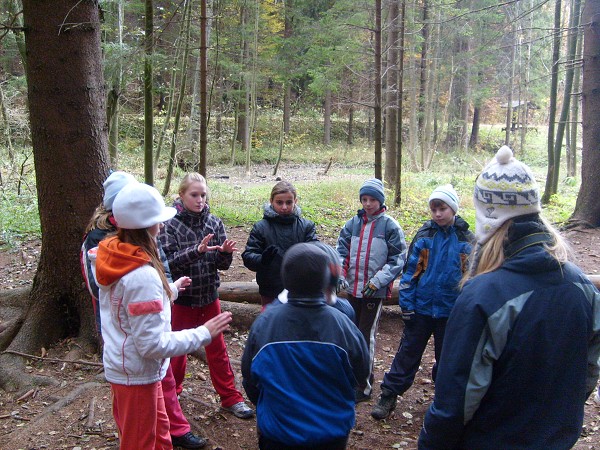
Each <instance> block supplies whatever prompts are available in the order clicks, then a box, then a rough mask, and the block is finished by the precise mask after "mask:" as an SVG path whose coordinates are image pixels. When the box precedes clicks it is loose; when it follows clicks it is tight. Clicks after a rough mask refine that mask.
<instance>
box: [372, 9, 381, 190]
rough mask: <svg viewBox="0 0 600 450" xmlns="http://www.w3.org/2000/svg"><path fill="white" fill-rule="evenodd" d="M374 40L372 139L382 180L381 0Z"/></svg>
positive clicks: (377, 172)
mask: <svg viewBox="0 0 600 450" xmlns="http://www.w3.org/2000/svg"><path fill="white" fill-rule="evenodd" d="M373 39H374V40H375V80H374V88H375V94H374V97H375V106H374V108H373V113H374V115H375V120H374V126H375V130H374V139H375V178H377V179H379V180H382V179H383V178H382V167H381V140H382V139H381V138H382V136H381V120H382V111H381V0H375V32H374V33H373Z"/></svg>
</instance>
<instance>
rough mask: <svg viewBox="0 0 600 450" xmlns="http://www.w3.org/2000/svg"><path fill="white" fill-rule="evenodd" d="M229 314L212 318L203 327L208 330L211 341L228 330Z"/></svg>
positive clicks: (225, 313) (224, 313)
mask: <svg viewBox="0 0 600 450" xmlns="http://www.w3.org/2000/svg"><path fill="white" fill-rule="evenodd" d="M231 320H232V318H231V313H230V312H229V311H227V312H223V313H221V314H219V315H218V316H215V317H213V318H212V319H210V320H208V321H207V322H206V323H205V324H204V326H205V327H206V328H207V329H208V332H209V333H210V337H211V338H212V339H214V338H216V337H217V336H218V335H219V334H221V333H222V332H223V331H225V330H228V329H229V323H230V322H231Z"/></svg>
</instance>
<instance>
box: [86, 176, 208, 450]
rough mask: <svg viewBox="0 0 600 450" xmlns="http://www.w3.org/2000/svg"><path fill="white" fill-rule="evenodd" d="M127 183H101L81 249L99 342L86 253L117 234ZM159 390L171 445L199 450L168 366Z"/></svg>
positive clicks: (118, 179) (115, 179)
mask: <svg viewBox="0 0 600 450" xmlns="http://www.w3.org/2000/svg"><path fill="white" fill-rule="evenodd" d="M130 183H137V180H136V179H135V178H134V177H133V176H132V175H130V174H128V173H126V172H121V171H116V172H112V173H111V174H110V175H109V176H108V178H106V180H105V181H104V184H103V187H104V196H103V199H102V203H101V204H100V205H98V207H97V208H96V210H95V211H94V214H93V216H92V218H91V219H90V223H89V224H88V227H87V229H86V235H85V238H84V241H83V245H82V246H81V255H80V256H81V267H82V271H83V275H84V280H85V282H86V286H87V288H88V290H89V292H90V295H91V296H92V302H93V306H94V314H95V318H96V330H97V331H98V334H99V339H100V340H101V339H102V333H101V329H102V328H101V320H100V307H99V300H98V299H99V288H98V285H97V284H96V280H95V279H94V276H93V274H92V262H91V260H90V258H88V255H87V252H88V251H89V250H91V249H92V248H94V247H97V246H98V244H99V243H100V241H101V240H103V239H104V238H106V237H107V236H108V235H110V234H115V233H116V232H117V222H116V220H115V218H114V216H113V213H112V208H113V203H114V201H115V198H116V196H117V194H118V193H119V192H121V189H123V188H124V187H125V186H127V185H128V184H130ZM156 243H157V245H158V250H159V255H160V259H161V261H162V263H163V268H164V270H165V276H166V277H167V281H169V283H171V282H173V280H172V278H171V272H170V270H169V265H168V264H167V258H166V255H165V253H164V252H163V250H162V247H161V245H160V242H158V241H156ZM161 384H162V390H163V395H164V401H165V409H166V411H167V415H168V416H169V431H170V433H171V440H172V441H173V445H176V446H179V447H182V448H186V449H197V448H202V447H204V446H205V445H206V439H204V438H202V437H198V436H196V435H195V434H194V433H193V432H192V429H191V426H190V423H189V422H188V420H187V419H186V417H185V415H184V414H183V411H182V409H181V405H180V403H179V399H178V398H177V393H176V392H175V379H174V377H173V371H172V370H171V365H170V364H169V366H168V368H167V372H166V375H165V376H164V377H163V379H162V380H161Z"/></svg>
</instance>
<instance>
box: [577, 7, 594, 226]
mask: <svg viewBox="0 0 600 450" xmlns="http://www.w3.org/2000/svg"><path fill="white" fill-rule="evenodd" d="M581 23H582V24H584V25H583V27H584V38H583V39H584V48H583V83H582V87H581V92H582V95H581V110H582V111H581V112H582V117H583V125H582V137H583V152H582V157H581V159H582V161H581V187H580V188H579V194H578V196H577V203H576V204H575V211H574V212H573V215H572V216H571V221H577V222H582V223H584V224H587V225H590V226H598V225H600V202H599V201H598V198H599V197H600V177H599V176H598V167H600V39H598V36H599V35H600V2H594V1H589V0H588V1H586V2H585V6H584V8H583V14H582V20H581Z"/></svg>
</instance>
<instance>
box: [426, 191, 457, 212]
mask: <svg viewBox="0 0 600 450" xmlns="http://www.w3.org/2000/svg"><path fill="white" fill-rule="evenodd" d="M431 200H441V201H443V202H444V203H445V204H446V205H448V206H449V207H450V208H452V211H454V214H456V213H457V212H458V205H459V203H460V200H459V198H458V194H457V193H456V191H455V190H454V188H453V187H452V185H451V184H444V185H442V186H438V187H436V188H435V189H434V190H433V192H432V193H431V195H430V196H429V202H431Z"/></svg>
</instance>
